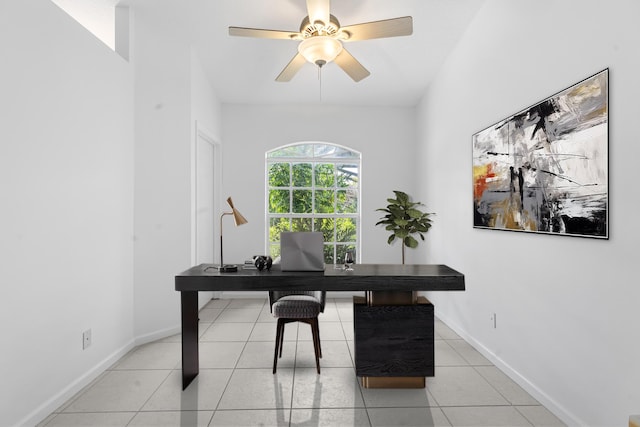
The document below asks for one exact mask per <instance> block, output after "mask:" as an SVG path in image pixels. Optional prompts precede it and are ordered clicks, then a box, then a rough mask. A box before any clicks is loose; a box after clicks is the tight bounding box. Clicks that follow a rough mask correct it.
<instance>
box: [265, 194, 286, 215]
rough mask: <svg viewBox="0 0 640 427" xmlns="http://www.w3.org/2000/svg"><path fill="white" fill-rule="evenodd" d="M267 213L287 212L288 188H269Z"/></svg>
mask: <svg viewBox="0 0 640 427" xmlns="http://www.w3.org/2000/svg"><path fill="white" fill-rule="evenodd" d="M269 213H289V190H269Z"/></svg>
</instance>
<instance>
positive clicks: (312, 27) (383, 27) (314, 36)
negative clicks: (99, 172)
mask: <svg viewBox="0 0 640 427" xmlns="http://www.w3.org/2000/svg"><path fill="white" fill-rule="evenodd" d="M306 1H307V13H308V15H307V16H305V17H304V19H303V20H302V23H301V24H300V31H299V32H293V31H280V30H266V29H259V28H243V27H229V35H231V36H243V37H259V38H269V39H284V40H299V41H300V44H299V45H298V53H297V54H296V55H295V56H294V57H293V59H292V60H291V61H290V62H289V63H288V64H287V66H286V67H284V69H283V70H282V72H281V73H280V74H279V75H278V77H276V81H278V82H288V81H290V80H291V79H292V78H293V76H295V74H296V73H297V72H298V71H299V70H300V68H302V66H303V65H304V63H305V62H306V61H308V62H311V63H312V64H315V65H317V66H318V67H319V68H322V67H323V66H324V65H325V64H327V63H328V62H331V61H335V63H336V64H338V66H339V67H340V68H342V69H343V70H344V72H345V73H347V74H348V75H349V77H351V78H352V79H353V80H354V81H356V82H359V81H360V80H362V79H364V78H365V77H367V76H369V74H370V73H369V71H368V70H367V69H366V68H364V67H363V66H362V64H360V63H359V62H358V60H357V59H355V58H354V57H353V56H352V55H351V54H350V53H349V52H348V51H347V50H346V49H345V48H344V47H343V46H342V43H343V42H352V41H360V40H369V39H379V38H385V37H397V36H409V35H411V34H412V33H413V19H412V18H411V17H410V16H404V17H401V18H393V19H385V20H382V21H374V22H366V23H362V24H355V25H349V26H346V27H341V26H340V23H339V22H338V19H337V18H336V17H335V16H333V15H331V14H330V13H329V3H330V0H306Z"/></svg>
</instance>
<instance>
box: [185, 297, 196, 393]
mask: <svg viewBox="0 0 640 427" xmlns="http://www.w3.org/2000/svg"><path fill="white" fill-rule="evenodd" d="M180 295H181V296H180V300H181V313H182V389H183V390H184V389H186V388H187V387H188V386H189V384H191V381H193V379H194V378H195V377H197V376H198V372H199V370H200V360H199V358H198V292H187V291H182V292H180Z"/></svg>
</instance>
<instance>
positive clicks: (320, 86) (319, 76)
mask: <svg viewBox="0 0 640 427" xmlns="http://www.w3.org/2000/svg"><path fill="white" fill-rule="evenodd" d="M318 81H319V82H320V84H319V85H318V86H319V92H320V93H319V98H320V102H322V67H318Z"/></svg>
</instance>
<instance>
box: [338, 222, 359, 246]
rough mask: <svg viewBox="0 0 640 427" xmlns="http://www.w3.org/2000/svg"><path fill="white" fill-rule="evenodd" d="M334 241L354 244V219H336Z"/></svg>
mask: <svg viewBox="0 0 640 427" xmlns="http://www.w3.org/2000/svg"><path fill="white" fill-rule="evenodd" d="M336 241H337V242H355V241H356V220H355V219H354V218H337V219H336Z"/></svg>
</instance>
